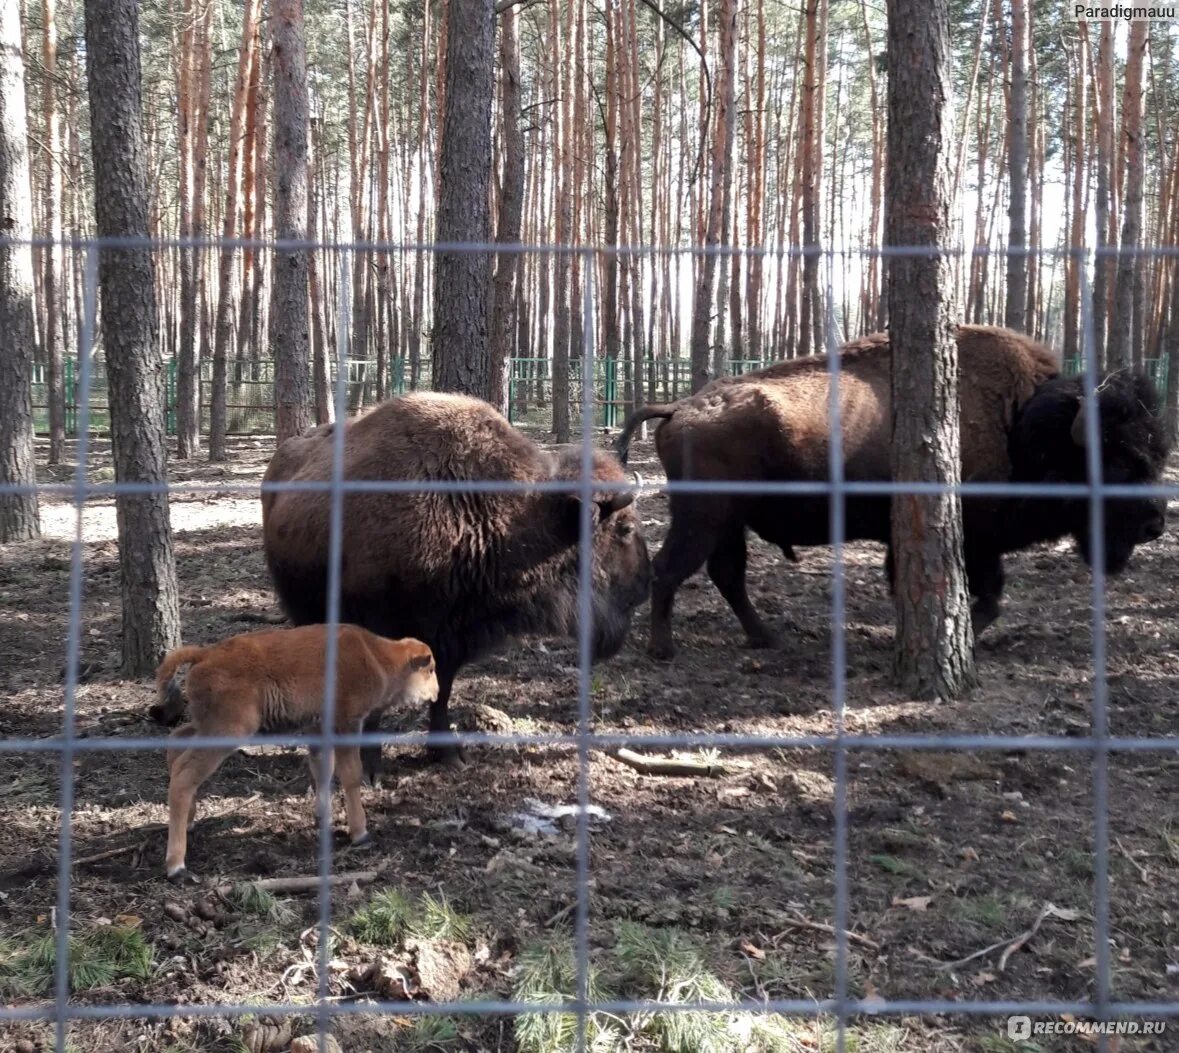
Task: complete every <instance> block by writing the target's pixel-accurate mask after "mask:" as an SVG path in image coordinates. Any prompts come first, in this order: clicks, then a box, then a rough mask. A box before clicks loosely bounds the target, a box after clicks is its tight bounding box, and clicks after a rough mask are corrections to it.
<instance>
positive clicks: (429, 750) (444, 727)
mask: <svg viewBox="0 0 1179 1053" xmlns="http://www.w3.org/2000/svg"><path fill="white" fill-rule="evenodd" d="M436 672H437V676H438V697H437V698H436V699H434V701H433V702H431V703H430V723H429V728H428V730H429V732H430V734H431V735H449V734H450V689H451V687H452V686H453V684H454V673H453V672H451V671H450V670H449V669H437V670H436ZM426 756H427V757H429V758H430V760H431V761H434V762H435V763H441V764H447V765H451V766H453V765H457V764H461V763H462V760H463V751H462V747H461V746H459V745H458V743H430V745H428V746H427V747H426Z"/></svg>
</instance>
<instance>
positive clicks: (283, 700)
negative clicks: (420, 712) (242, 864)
mask: <svg viewBox="0 0 1179 1053" xmlns="http://www.w3.org/2000/svg"><path fill="white" fill-rule="evenodd" d="M338 633H339V636H338V639H339V648H338V652H337V669H336V712H335V720H334V724H335V730H336V732H337V734H355V733H356V732H358V731H360V729H361V726H362V724H363V722H364V719H365V718H366V717H367V716H368V715H369V714H370V713H373V712H379V711H380V710H382V709H385V708H386V707H387V706H389V705H392V704H393V703H394V702H403V703H408V704H409V705H415V706H416V705H421V704H422V703H426V702H430V703H432V702H433V701H434V699H435V698H437V696H438V679H437V677H436V676H435V672H434V656H433V654H432V653H431V652H430V648H429V647H427V646H426V645H425V644H424V643H422V642H421V641H419V640H412V639H405V640H388V639H385V638H384V637H381V636H376V635H374V634H373V633H370V632H368V631H367V630H365V629H361V628H359V627H358V626H355V625H341V626H339V628H338ZM327 641H328V628H327V626H325V625H307V626H303V627H302V628H298V629H270V630H266V631H263V632H255V633H243V634H242V635H240V636H233V637H230V638H229V639H228V640H224V641H222V642H221V643H219V644H214V645H213V646H211V647H178V648H176V649H175V650H174V651H171V652H169V653H168V655H167V657H165V658H164V660H163V662H162V663H160V667H159V669H158V670H157V671H156V685H157V688H158V691H159V696H160V707H161V708H162V709H165V710H167V709H171V708H175V705H176V700H177V695H178V691H177V688H176V686H175V684H174V682H173V678H174V677H175V676H176V673H177V672H178V671H179V669H180V667H181V666H183V665H188V666H190V669H189V673H188V682H187V685H186V688H187V695H188V713H189V723H187V724H184V725H182V726H181V727H179V728H177V729H176V730H175V731H174V732H172V735H171V739H172V741H173V743H174V745H173V746H171V747H170V748H169V750H168V774H169V783H168V854H167V859H166V863H165V868H166V871H167V875H168V877H169V879H171V880H173V881H176V880H179V879H181V878H183V877H184V875H185V866H184V855H185V850H186V848H187V840H188V839H187V830H188V827H189V826H191V825H192V821H193V816H194V812H195V809H196V794H197V790H198V788H199V787H200V785H201V783H203V782H204V781H205V780H206V779H207V778H208V777H209V776H210V775H212V774H213V772H215V771H216V770H217V768H218V767H219V766H220V764H221V762H222V761H223V760H225V758H226V757H227V756H229V754H230V753H232V752H233V749H232V748H230V749H194V748H192V747H189V746H186V745H185V743H184V740H185V739H187V738H191V737H192V736H194V735H199V736H226V737H229V736H232V737H235V738H237V737H245V736H248V735H254V734H257V733H258V732H260V731H264V732H276V731H292V730H302V729H304V728H307V727H308V726H316V725H318V724H319V722H320V718H321V713H322V708H323V696H324V684H325V682H326V657H327ZM333 759H334V762H335V764H334V766H335V771H336V774H337V775H338V776H339V778H340V786H341V787H342V789H343V791H344V800H345V808H346V812H347V817H348V835H349V837H350V838H351V839H352V843H353V844H354V845H360V844H365V843H367V841H368V839H369V838H368V831H367V823H366V819H365V814H364V805H363V803H362V801H361V792H360V786H361V782H362V781H363V778H362V773H361V765H360V751H359V750H358V749H357V748H356V747H355V746H337V747H335V750H334V758H333ZM311 774H312V778H313V779H315V777H316V776H317V775H318V771H317V765H316V763H315V751H314V750H313V751H312V757H311Z"/></svg>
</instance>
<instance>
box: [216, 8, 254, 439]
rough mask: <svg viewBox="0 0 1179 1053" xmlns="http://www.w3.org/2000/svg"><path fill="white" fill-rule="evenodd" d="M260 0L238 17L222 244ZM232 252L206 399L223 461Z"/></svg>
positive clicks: (233, 229)
mask: <svg viewBox="0 0 1179 1053" xmlns="http://www.w3.org/2000/svg"><path fill="white" fill-rule="evenodd" d="M261 8H262V0H246V7H245V14H244V15H243V18H242V41H241V51H240V52H239V54H238V66H237V81H236V84H235V87H234V92H233V104H232V108H231V111H230V118H229V159H228V164H227V166H226V167H227V177H226V188H225V214H224V215H223V216H222V236H223V237H224V238H225V240H226V241H230V240H232V239H233V238H234V237H235V236H236V234H237V211H238V199H239V197H240V196H241V155H242V142H241V140H242V123H243V119H244V116H245V108H246V98H247V95H248V88H249V83H250V71H251V68H252V64H253V63H254V62H256V61H258V59H257V56H256V55H255V54H254V52H255V45H256V43H257V33H256V28H257V25H258V18H259V15H260V13H261ZM236 255H237V254H236V252H235V251H234V249H233V248H232V247H230V246H228V245H223V246H222V247H221V257H220V265H219V268H218V271H217V318H216V323H215V325H214V333H213V341H214V343H213V381H212V385H211V387H212V391H211V393H210V400H209V460H210V461H224V460H225V459H226V451H225V432H226V428H227V426H228V423H229V421H228V417H227V407H226V397H227V394H228V392H227V390H226V382H227V361H228V356H229V343H230V341H231V340H232V339H233V317H234V309H233V306H234V305H233V291H234V281H233V279H234V266H233V263H234V259H235V258H236Z"/></svg>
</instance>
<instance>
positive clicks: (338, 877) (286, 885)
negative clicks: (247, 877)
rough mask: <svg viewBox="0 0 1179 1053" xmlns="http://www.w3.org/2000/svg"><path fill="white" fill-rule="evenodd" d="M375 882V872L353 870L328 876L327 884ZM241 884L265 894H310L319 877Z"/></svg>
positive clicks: (270, 879)
mask: <svg viewBox="0 0 1179 1053" xmlns="http://www.w3.org/2000/svg"><path fill="white" fill-rule="evenodd" d="M376 880H377V872H376V871H375V870H354V871H352V872H351V873H348V874H329V875H328V879H327V883H328V884H329V885H351V884H352V882H354V881H355V882H356V884H358V885H363V884H368V883H369V882H370V881H376ZM242 884H243V885H253V886H254V887H255V888H260V889H263V890H264V891H266V892H312V891H314V890H315V889H317V888H319V877H318V876H316V875H313V874H312V875H308V876H306V877H275V878H262V879H260V880H258V881H243V882H242Z"/></svg>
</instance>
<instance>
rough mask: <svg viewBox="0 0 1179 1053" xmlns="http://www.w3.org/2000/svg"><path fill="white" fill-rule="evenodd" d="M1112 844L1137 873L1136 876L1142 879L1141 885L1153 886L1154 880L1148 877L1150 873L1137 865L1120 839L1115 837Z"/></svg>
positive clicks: (1139, 864) (1136, 861) (1140, 865)
mask: <svg viewBox="0 0 1179 1053" xmlns="http://www.w3.org/2000/svg"><path fill="white" fill-rule="evenodd" d="M1114 844H1115V845H1117V846H1118V848H1119V849H1121V852H1122V855H1124V856H1125V857H1126V861H1127V862H1128V863H1129V864H1130V865H1131V866H1132V867H1133V868H1134V869H1135V870H1137V871H1138V876H1139V877H1140V878H1142V883H1143V884H1144V885H1153V884H1154V879H1153V878H1152V877H1151V876H1150V871H1149V870H1147V869H1146V867H1144V866H1143V865H1142V864H1141V863H1139V862H1138V860H1137V859H1135V858H1134V857H1133V856H1132V855H1130V850H1129V849H1128V848H1127V847H1126V846H1125V845H1124V844H1122V839H1121V838H1120V837H1115V838H1114Z"/></svg>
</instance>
